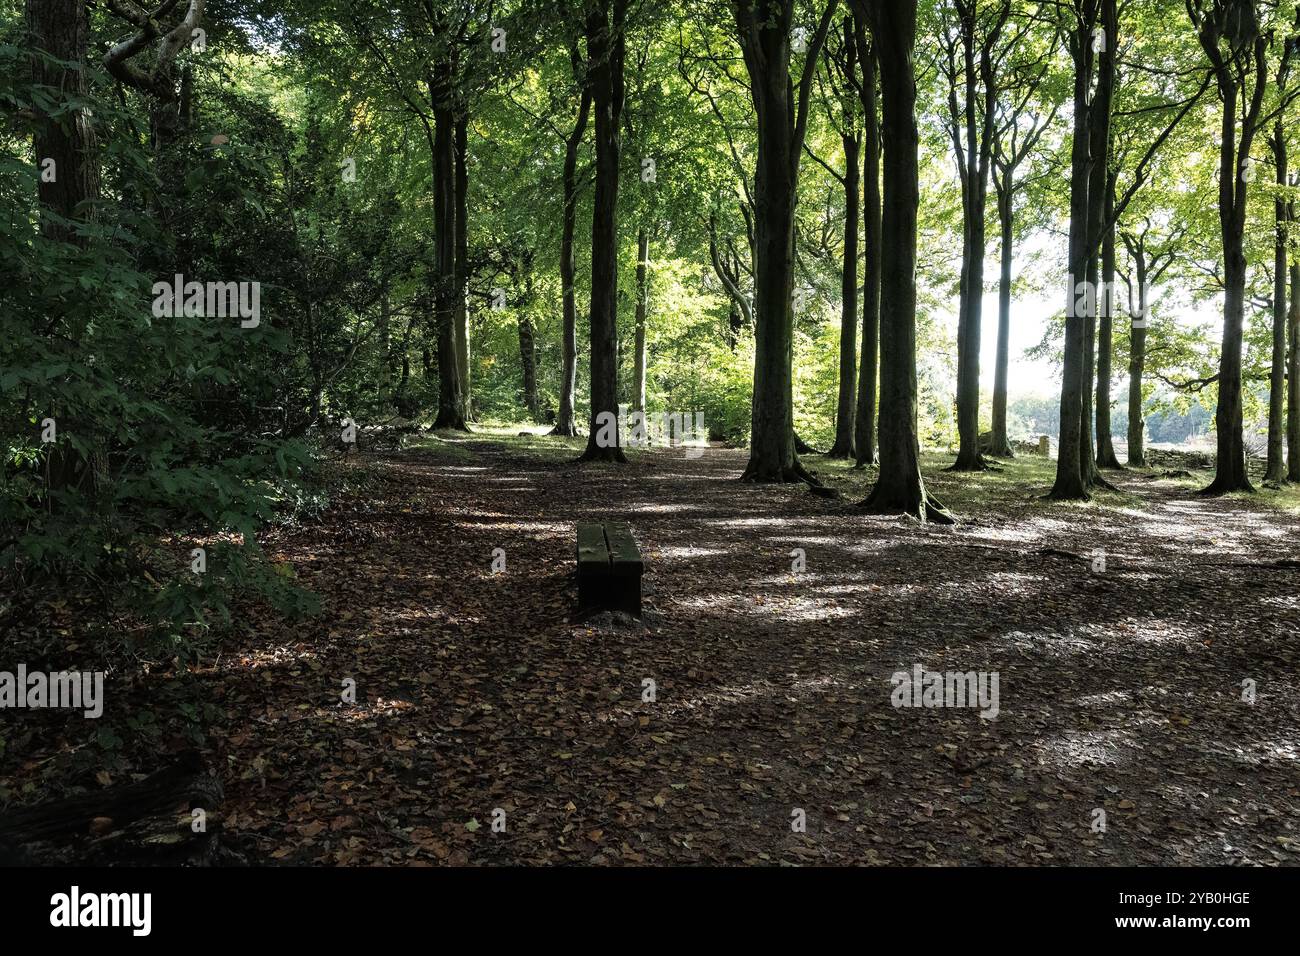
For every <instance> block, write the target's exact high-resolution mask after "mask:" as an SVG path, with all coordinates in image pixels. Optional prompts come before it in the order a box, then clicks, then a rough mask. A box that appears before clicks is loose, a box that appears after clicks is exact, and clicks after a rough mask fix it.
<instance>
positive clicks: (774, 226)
mask: <svg viewBox="0 0 1300 956" xmlns="http://www.w3.org/2000/svg"><path fill="white" fill-rule="evenodd" d="M836 4H837V0H829V2H828V3H827V4H826V6H825V8H824V10H823V12H822V15H821V19H820V21H819V22H818V24H817V27H816V30H815V31H814V32H812V33H811V35H810V36H808V37H806V38H805V36H804V34H803V33H801V34H799V38H798V39H797V40H796V39H795V36H794V10H795V3H794V0H733V2H732V12H733V14H734V17H735V23H736V31H737V37H738V40H739V43H740V48H741V51H742V53H743V56H744V61H745V69H746V71H747V72H748V75H749V82H750V95H751V97H752V99H753V104H754V113H755V120H756V122H757V129H756V133H757V140H758V157H757V162H756V165H755V169H754V246H755V253H756V254H755V279H754V288H755V293H754V333H755V351H754V406H753V420H752V424H751V429H750V451H749V464H748V466H747V467H746V468H745V472H744V475H743V476H742V480H744V481H757V482H786V481H805V482H809V483H810V484H819V482H817V480H816V479H815V478H813V476H812V475H811V474H810V473H809V472H808V471H807V470H806V469H805V468H804V467H803V465H802V464H801V463H800V461H799V458H798V455H796V454H795V434H794V399H793V394H792V378H791V374H792V372H791V363H792V361H793V348H794V345H793V334H794V329H793V322H794V317H793V313H792V311H791V307H792V296H793V283H794V217H795V205H796V203H797V202H798V198H799V196H798V181H799V157H800V154H801V153H802V151H803V143H804V137H805V135H806V132H807V128H808V109H809V103H810V100H811V94H812V86H813V79H814V76H815V75H816V72H817V58H818V57H819V56H820V55H821V49H822V46H823V44H824V43H825V41H826V33H827V31H828V30H829V28H830V23H831V17H832V15H833V14H834V12H835V7H836ZM805 32H806V31H805ZM794 42H797V43H798V44H799V45H800V46H804V45H805V44H806V53H805V55H804V68H803V74H802V76H801V77H800V78H799V83H798V85H797V86H796V85H795V84H794V83H793V81H792V79H791V75H790V54H791V44H792V43H794Z"/></svg>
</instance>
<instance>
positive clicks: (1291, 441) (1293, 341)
mask: <svg viewBox="0 0 1300 956" xmlns="http://www.w3.org/2000/svg"><path fill="white" fill-rule="evenodd" d="M1289 221H1290V222H1291V223H1292V224H1293V225H1292V228H1294V223H1295V222H1296V213H1295V206H1294V205H1292V206H1291V210H1290V216H1289ZM1287 342H1288V344H1289V346H1290V348H1289V349H1288V354H1287V371H1286V375H1287V379H1286V477H1287V480H1288V481H1296V482H1300V263H1293V264H1292V266H1291V301H1290V303H1288V308H1287Z"/></svg>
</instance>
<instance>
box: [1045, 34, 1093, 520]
mask: <svg viewBox="0 0 1300 956" xmlns="http://www.w3.org/2000/svg"><path fill="white" fill-rule="evenodd" d="M1070 45H1071V48H1072V51H1073V54H1074V63H1075V69H1074V100H1073V103H1074V128H1073V136H1072V143H1071V147H1070V237H1069V247H1068V248H1069V252H1068V257H1069V258H1068V268H1067V279H1066V285H1067V288H1066V296H1065V299H1066V306H1065V354H1064V358H1063V361H1062V365H1061V426H1060V437H1059V442H1058V451H1057V456H1056V481H1055V483H1054V484H1053V485H1052V490H1051V491H1050V492H1049V493H1048V497H1049V498H1052V499H1053V500H1056V501H1086V500H1087V499H1088V498H1089V497H1090V495H1089V493H1088V488H1087V486H1086V485H1085V484H1084V472H1083V461H1082V454H1081V451H1082V449H1081V436H1082V434H1083V411H1084V409H1083V394H1084V391H1085V385H1084V383H1085V381H1087V379H1086V378H1085V377H1084V338H1085V333H1086V328H1085V325H1086V318H1087V316H1086V315H1085V314H1083V313H1086V312H1087V311H1088V310H1087V309H1086V308H1084V309H1082V310H1081V309H1080V308H1079V306H1080V304H1086V303H1080V302H1079V299H1080V294H1079V293H1080V291H1081V289H1083V288H1085V287H1083V286H1082V285H1081V283H1084V282H1086V280H1087V273H1088V258H1089V256H1088V186H1089V181H1090V180H1091V175H1090V173H1091V169H1092V155H1091V144H1090V141H1089V140H1090V136H1089V132H1090V127H1089V121H1088V87H1089V84H1090V78H1091V72H1092V25H1091V24H1086V23H1085V24H1080V26H1079V28H1078V29H1077V30H1075V31H1074V32H1073V34H1072V36H1071V37H1070ZM1085 298H1086V297H1085Z"/></svg>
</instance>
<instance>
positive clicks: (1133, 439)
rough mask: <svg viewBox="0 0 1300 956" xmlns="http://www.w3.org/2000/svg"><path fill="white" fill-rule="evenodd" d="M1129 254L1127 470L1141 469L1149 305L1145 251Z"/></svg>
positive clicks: (1144, 424) (1144, 444)
mask: <svg viewBox="0 0 1300 956" xmlns="http://www.w3.org/2000/svg"><path fill="white" fill-rule="evenodd" d="M1133 251H1134V253H1135V255H1134V273H1135V275H1136V278H1137V296H1138V305H1137V314H1136V315H1134V316H1133V321H1132V325H1131V327H1130V330H1129V357H1128V464H1129V467H1130V468H1145V467H1146V466H1147V457H1146V435H1145V433H1146V419H1145V418H1144V417H1143V401H1142V377H1143V374H1144V373H1145V372H1146V360H1147V323H1148V322H1149V321H1150V308H1151V303H1149V302H1148V301H1147V260H1146V250H1145V249H1144V248H1143V247H1142V246H1141V245H1140V244H1139V245H1137V246H1136V247H1135V248H1134V249H1133Z"/></svg>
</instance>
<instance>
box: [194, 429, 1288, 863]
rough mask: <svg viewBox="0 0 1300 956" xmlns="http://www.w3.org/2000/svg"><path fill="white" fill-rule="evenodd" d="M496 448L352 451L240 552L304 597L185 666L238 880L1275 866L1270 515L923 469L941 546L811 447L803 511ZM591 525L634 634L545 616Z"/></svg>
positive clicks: (558, 602)
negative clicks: (971, 680) (600, 532)
mask: <svg viewBox="0 0 1300 956" xmlns="http://www.w3.org/2000/svg"><path fill="white" fill-rule="evenodd" d="M516 430H517V429H514V430H510V431H509V432H507V431H505V430H501V429H499V430H496V431H480V432H479V433H478V434H474V435H468V436H455V435H439V436H427V437H424V438H422V439H421V440H420V441H419V442H418V444H417V445H416V446H415V447H409V448H407V449H406V450H403V451H399V452H392V453H386V454H378V453H366V454H363V455H361V456H359V457H355V458H353V459H350V460H349V462H348V463H346V464H345V465H343V466H342V467H344V468H346V469H348V471H349V476H350V477H349V481H348V485H347V490H346V491H345V492H344V493H342V494H341V495H340V496H338V497H336V499H335V502H334V504H333V506H332V507H331V508H330V509H329V511H328V512H326V514H325V515H324V516H323V517H322V519H321V520H320V521H319V522H317V523H314V524H309V525H305V526H301V527H297V528H294V529H289V530H285V531H281V532H277V533H276V534H275V535H273V536H271V537H270V538H269V539H268V540H266V541H265V542H264V545H265V547H267V549H268V550H269V551H271V552H272V553H273V554H274V555H276V556H277V558H280V559H283V560H287V561H291V562H292V563H293V565H294V566H295V567H296V569H297V573H298V575H299V577H300V579H301V580H302V581H303V582H304V583H305V584H306V585H308V586H309V587H310V588H311V589H312V590H314V591H315V592H317V593H318V594H319V595H320V596H321V599H322V603H323V606H324V609H323V612H322V613H321V614H320V615H319V616H317V617H314V618H310V619H307V620H304V621H302V622H300V623H284V622H282V621H279V620H277V619H274V618H272V617H270V616H269V615H268V616H267V617H266V618H265V619H257V620H253V621H250V622H247V624H246V626H245V628H244V633H245V636H244V637H240V638H236V639H232V640H230V641H228V642H227V644H226V646H225V647H224V650H223V652H222V654H221V656H220V657H219V659H218V660H217V661H216V663H215V665H213V666H211V667H209V668H207V669H205V670H204V671H203V672H201V674H200V675H199V681H200V684H201V687H202V690H203V693H204V695H205V696H206V697H207V699H208V700H210V701H211V702H212V703H215V704H216V705H217V707H218V708H219V712H220V714H221V716H220V717H219V718H218V719H217V722H216V723H215V724H214V725H212V726H211V727H210V728H209V740H208V744H209V747H210V748H211V753H210V756H211V757H212V759H213V761H214V762H215V763H216V764H217V765H218V766H220V767H221V768H223V771H224V773H225V776H226V803H225V806H224V807H223V817H224V819H223V821H222V826H223V828H224V832H225V834H226V838H227V839H232V840H233V842H235V843H236V844H237V845H239V846H240V847H241V848H242V849H243V851H244V852H245V854H246V856H247V858H248V859H249V860H250V861H252V862H273V861H279V862H283V863H296V864H312V863H323V864H398V863H414V864H442V863H452V864H456V863H460V864H464V863H471V864H506V863H582V864H635V863H645V864H657V863H717V864H727V863H771V864H778V863H781V864H863V863H866V864H874V863H879V864H895V865H914V864H1018V865H1031V864H1067V863H1072V864H1139V865H1146V864H1193V865H1196V864H1254V865H1279V864H1282V865H1285V864H1292V865H1294V864H1296V863H1300V773H1297V769H1298V768H1300V668H1297V663H1298V662H1300V660H1298V658H1300V655H1298V654H1297V643H1298V639H1297V634H1298V633H1300V570H1297V569H1295V568H1288V567H1285V566H1274V565H1272V564H1271V563H1270V562H1274V561H1277V560H1281V559H1294V558H1296V557H1300V554H1298V553H1297V548H1296V541H1297V531H1298V530H1300V515H1297V514H1296V513H1295V512H1294V511H1292V510H1288V507H1289V505H1290V503H1291V498H1289V497H1287V496H1286V495H1285V494H1272V495H1270V496H1268V497H1267V498H1266V499H1265V500H1258V499H1257V500H1248V499H1245V498H1239V497H1229V498H1221V499H1204V498H1198V497H1196V496H1195V495H1194V494H1193V493H1192V492H1193V491H1194V489H1195V488H1196V487H1197V484H1198V483H1197V481H1188V480H1184V481H1175V480H1151V479H1150V478H1149V477H1144V476H1143V475H1140V474H1138V473H1134V472H1126V473H1121V474H1118V475H1114V476H1112V480H1113V481H1115V482H1116V484H1117V485H1118V487H1119V489H1120V490H1119V491H1118V492H1117V493H1104V494H1102V495H1100V496H1099V497H1098V499H1097V500H1096V501H1095V502H1094V503H1092V504H1090V505H1086V506H1085V505H1073V504H1052V503H1048V502H1045V501H1042V500H1041V499H1039V498H1038V497H1037V496H1038V495H1041V494H1042V492H1044V491H1045V490H1046V489H1047V487H1049V486H1050V476H1051V467H1052V463H1050V462H1048V461H1045V460H1043V459H1040V458H1034V457H1032V456H1031V457H1021V458H1018V459H1016V460H1015V461H1012V462H1008V463H1005V465H1004V468H1003V470H1002V471H1000V472H997V473H987V474H980V475H954V474H950V473H945V472H943V471H942V470H941V469H942V467H943V466H944V465H946V464H947V463H948V462H949V461H950V459H949V458H948V457H947V456H937V455H936V456H927V458H926V461H925V465H926V476H927V482H928V483H929V486H930V487H931V489H932V491H934V492H935V493H936V494H937V496H938V497H939V498H940V499H942V500H943V501H944V502H945V504H947V505H948V506H949V507H950V508H951V509H952V510H953V511H954V512H955V513H956V514H957V515H958V516H959V517H960V519H961V524H960V525H958V526H957V527H956V528H940V527H926V526H921V525H919V524H917V523H915V522H912V521H908V520H906V519H901V518H887V517H877V516H869V515H865V514H861V513H858V512H856V511H854V510H853V507H852V505H853V503H854V502H855V501H857V500H860V499H861V498H862V497H864V496H865V494H866V491H867V490H868V488H869V486H870V481H871V477H872V474H873V472H872V471H868V472H865V473H864V472H855V471H853V470H851V469H850V468H849V467H848V466H847V464H846V463H840V462H830V461H827V460H826V459H823V458H820V457H811V458H809V459H808V463H809V464H810V465H811V466H812V467H813V468H814V469H815V470H817V471H818V472H819V473H820V474H821V476H822V477H823V478H824V479H825V480H826V481H827V482H828V483H829V484H832V485H833V486H835V487H836V488H838V489H839V490H841V491H842V492H843V493H844V495H845V498H844V500H841V501H835V500H827V499H824V498H819V497H815V496H813V495H811V494H809V493H808V492H807V491H806V490H805V489H804V488H803V487H802V486H762V485H759V486H755V485H742V484H741V483H739V482H738V481H737V478H738V477H739V474H740V472H741V471H742V469H743V467H744V464H745V461H746V453H745V452H744V451H741V450H724V449H711V450H709V451H708V452H707V453H706V454H705V455H704V456H703V457H701V458H698V459H690V458H688V457H686V456H685V455H684V454H683V452H682V450H681V449H655V450H650V451H634V452H633V453H632V462H631V463H630V464H628V465H626V466H622V467H617V466H592V465H578V464H575V463H574V462H573V458H574V456H575V454H576V451H577V450H578V449H579V448H580V447H581V442H580V441H576V442H575V441H566V440H562V439H557V438H550V437H517V436H515V435H514V431H516ZM607 518H622V519H625V520H627V521H628V522H630V524H631V526H632V528H633V530H634V532H635V534H636V535H637V538H638V540H639V541H640V543H641V546H642V549H643V552H644V554H645V559H646V572H645V579H644V589H645V601H646V614H645V617H644V619H643V621H642V622H641V623H637V622H634V621H631V620H630V619H622V620H618V619H616V618H615V617H614V616H611V615H607V614H606V615H600V616H598V617H596V618H593V619H589V620H586V621H580V620H577V619H576V617H575V607H576V593H575V591H576V589H575V586H574V583H573V580H572V577H571V575H572V571H573V566H574V526H575V523H576V522H578V521H588V520H593V521H594V520H601V519H607ZM496 548H500V549H503V551H504V552H505V562H506V566H505V570H504V571H503V572H501V573H493V570H492V560H493V549H496ZM796 548H802V549H804V552H805V553H806V562H807V564H806V569H805V570H803V571H793V570H792V563H793V561H794V558H793V557H792V555H791V552H792V551H793V550H794V549H796ZM1101 553H1104V556H1105V567H1104V570H1094V567H1099V565H1098V564H1097V563H1096V558H1098V557H1099V556H1100V554H1101ZM914 664H921V665H923V666H924V667H925V668H926V669H927V670H937V671H948V670H958V671H972V670H973V671H986V672H987V671H996V672H997V673H998V674H999V675H1000V691H999V694H1000V701H999V707H1000V712H999V713H998V715H997V717H996V719H993V720H985V719H983V718H981V717H980V716H979V715H978V713H977V712H976V710H974V709H952V708H939V709H909V708H895V707H893V706H892V705H891V702H890V691H891V684H890V676H891V674H893V673H894V672H895V671H910V670H911V669H912V667H913V665H914ZM349 678H351V679H354V680H355V681H356V701H357V702H356V704H355V705H350V704H347V703H344V702H343V701H342V700H341V693H342V688H343V682H344V681H345V679H349ZM646 679H650V680H653V681H654V682H655V698H656V699H655V701H654V702H646V701H644V700H643V699H642V698H643V686H644V685H643V681H644V680H646ZM1245 680H1250V681H1254V686H1255V693H1256V699H1255V702H1254V703H1253V704H1251V703H1247V702H1245V701H1244V700H1243V699H1242V698H1243V681H1245ZM496 808H500V809H502V810H504V811H505V831H504V832H493V827H492V822H493V816H494V814H493V812H494V809H496ZM1098 808H1100V809H1102V810H1104V811H1105V815H1106V829H1105V832H1101V833H1099V832H1095V831H1094V827H1093V824H1094V822H1095V821H1096V820H1097V819H1098V817H1097V815H1096V813H1095V811H1096V810H1097V809H1098ZM796 809H802V810H803V811H804V812H805V814H806V821H807V830H806V832H805V833H796V832H793V831H792V827H791V822H792V812H793V811H794V810H796Z"/></svg>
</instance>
